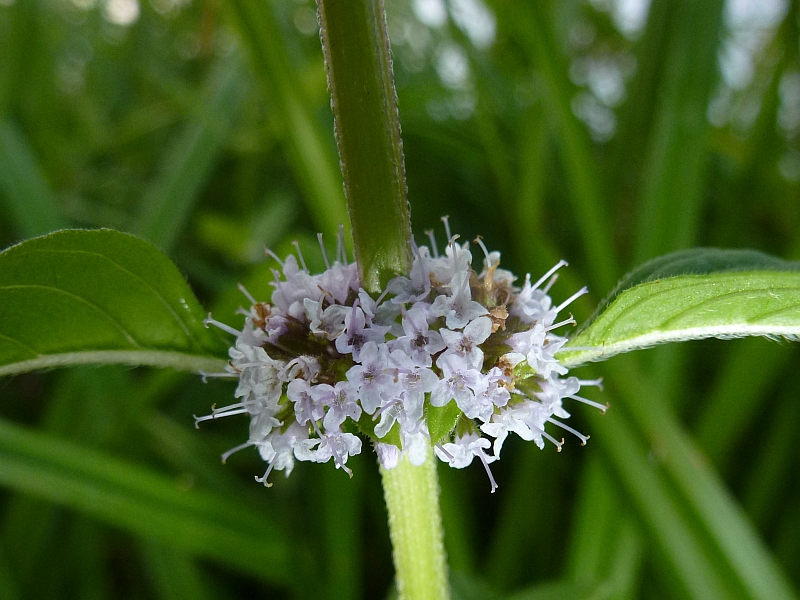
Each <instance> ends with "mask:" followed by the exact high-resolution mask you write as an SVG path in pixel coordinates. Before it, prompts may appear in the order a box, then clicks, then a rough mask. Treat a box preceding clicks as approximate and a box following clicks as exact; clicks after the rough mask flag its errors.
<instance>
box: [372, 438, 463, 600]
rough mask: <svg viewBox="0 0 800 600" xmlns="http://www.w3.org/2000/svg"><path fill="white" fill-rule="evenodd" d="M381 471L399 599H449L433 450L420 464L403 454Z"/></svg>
mask: <svg viewBox="0 0 800 600" xmlns="http://www.w3.org/2000/svg"><path fill="white" fill-rule="evenodd" d="M381 475H382V477H383V494H384V497H385V499H386V508H387V509H388V511H389V531H390V532H391V537H392V548H393V553H394V565H395V569H396V571H397V574H396V582H397V592H398V596H399V598H400V600H403V599H410V600H412V599H413V600H443V599H446V598H449V587H448V583H447V564H446V560H445V554H444V545H443V542H442V518H441V515H440V514H439V483H438V481H437V479H436V464H435V459H434V456H433V452H432V451H430V450H428V455H427V457H426V459H425V462H424V463H423V464H422V466H419V467H415V466H414V465H412V464H411V463H410V462H409V461H408V458H407V457H404V458H403V459H402V460H401V461H400V464H399V465H397V466H396V467H395V468H394V469H381Z"/></svg>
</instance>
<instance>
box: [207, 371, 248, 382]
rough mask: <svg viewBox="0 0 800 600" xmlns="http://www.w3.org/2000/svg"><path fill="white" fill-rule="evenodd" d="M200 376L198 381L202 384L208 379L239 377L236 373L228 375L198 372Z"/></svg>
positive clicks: (225, 373) (226, 373)
mask: <svg viewBox="0 0 800 600" xmlns="http://www.w3.org/2000/svg"><path fill="white" fill-rule="evenodd" d="M198 373H199V374H200V379H201V381H202V382H203V383H208V379H209V378H215V377H234V378H236V377H239V374H238V373H228V372H227V371H226V372H224V373H206V372H205V371H198Z"/></svg>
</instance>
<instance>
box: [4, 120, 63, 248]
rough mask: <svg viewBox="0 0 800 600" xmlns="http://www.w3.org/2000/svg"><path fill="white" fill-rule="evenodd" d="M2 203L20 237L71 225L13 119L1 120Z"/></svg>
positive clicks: (27, 236) (40, 233)
mask: <svg viewBox="0 0 800 600" xmlns="http://www.w3.org/2000/svg"><path fill="white" fill-rule="evenodd" d="M0 165H2V168H0V202H2V205H3V206H2V209H0V210H2V213H3V214H4V215H6V216H7V218H9V219H10V220H11V223H12V224H13V226H14V228H15V229H16V231H17V234H18V236H19V238H23V239H24V238H29V237H34V236H37V235H42V234H44V233H49V232H51V231H55V230H56V229H61V228H63V227H66V226H67V221H66V220H65V219H64V218H63V217H62V216H61V209H60V207H59V205H58V202H57V201H56V199H55V197H54V196H53V193H52V192H51V190H50V187H49V185H48V183H47V180H46V179H45V176H44V173H43V172H42V169H41V167H40V165H39V164H38V162H37V159H36V156H35V154H34V152H33V149H32V148H31V147H30V144H29V143H28V141H27V140H26V139H25V134H24V132H23V131H21V130H20V129H19V128H18V127H17V126H16V125H14V124H13V123H12V122H11V121H9V120H4V121H2V122H0Z"/></svg>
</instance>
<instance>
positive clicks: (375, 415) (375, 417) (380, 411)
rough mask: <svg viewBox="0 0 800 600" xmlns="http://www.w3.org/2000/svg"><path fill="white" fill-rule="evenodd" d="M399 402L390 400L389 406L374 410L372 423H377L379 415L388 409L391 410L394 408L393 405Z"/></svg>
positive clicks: (397, 399)
mask: <svg viewBox="0 0 800 600" xmlns="http://www.w3.org/2000/svg"><path fill="white" fill-rule="evenodd" d="M399 402H400V399H399V398H396V399H394V400H392V401H391V402H389V404H387V405H386V406H381V407H380V408H379V409H378V410H376V411H375V414H374V415H372V420H373V421H377V420H378V418H379V417H380V416H381V415H382V414H383V413H384V412H386V411H387V410H388V409H390V408H391V407H392V406H394V405H395V404H398V403H399Z"/></svg>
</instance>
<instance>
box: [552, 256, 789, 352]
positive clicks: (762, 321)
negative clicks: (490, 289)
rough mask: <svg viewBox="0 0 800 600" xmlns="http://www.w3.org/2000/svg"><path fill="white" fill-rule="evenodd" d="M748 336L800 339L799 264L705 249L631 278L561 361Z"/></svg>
mask: <svg viewBox="0 0 800 600" xmlns="http://www.w3.org/2000/svg"><path fill="white" fill-rule="evenodd" d="M750 335H763V336H770V337H774V336H782V337H786V338H790V339H793V338H795V337H796V336H798V335H800V264H798V263H794V262H788V261H783V260H780V259H778V258H774V257H771V256H768V255H766V254H762V253H760V252H754V251H751V250H716V249H707V248H701V249H695V250H687V251H683V252H676V253H673V254H668V255H666V256H662V257H660V258H657V259H655V260H653V261H650V262H648V263H646V264H645V265H643V266H641V267H639V268H638V269H636V270H635V271H633V272H631V273H630V274H628V275H627V276H626V277H625V278H624V279H623V280H622V281H621V282H620V284H619V285H618V286H617V288H616V289H615V290H614V291H613V292H612V293H611V295H610V296H609V298H608V299H607V300H606V301H605V302H604V303H603V304H602V305H601V307H600V309H598V312H597V313H596V316H595V318H594V319H592V320H591V321H590V323H589V325H588V326H587V327H585V328H584V329H583V330H582V331H580V332H579V333H578V334H577V335H576V336H575V337H574V338H572V339H571V340H570V342H569V344H568V345H567V346H566V347H565V348H564V351H563V352H562V353H561V355H560V356H561V360H562V362H563V364H564V365H565V366H568V367H574V366H576V365H578V364H582V363H586V362H591V361H596V360H603V359H606V358H609V357H611V356H614V355H615V354H619V353H621V352H628V351H630V350H636V349H641V348H647V347H650V346H654V345H656V344H661V343H665V342H679V341H685V340H694V339H702V338H708V337H719V338H733V337H743V336H750ZM571 348H576V349H574V350H573V349H571ZM578 348H579V349H578Z"/></svg>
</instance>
